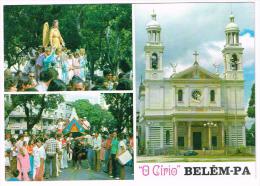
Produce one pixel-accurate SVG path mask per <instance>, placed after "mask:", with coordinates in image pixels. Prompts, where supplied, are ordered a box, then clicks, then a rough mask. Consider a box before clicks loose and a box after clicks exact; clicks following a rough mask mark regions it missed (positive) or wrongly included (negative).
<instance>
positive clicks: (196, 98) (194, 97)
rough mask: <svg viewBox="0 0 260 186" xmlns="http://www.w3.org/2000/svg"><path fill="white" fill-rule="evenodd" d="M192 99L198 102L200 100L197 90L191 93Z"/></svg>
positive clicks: (199, 93)
mask: <svg viewBox="0 0 260 186" xmlns="http://www.w3.org/2000/svg"><path fill="white" fill-rule="evenodd" d="M191 96H192V98H193V99H194V100H198V101H199V100H200V98H201V92H200V91H199V90H193V91H192V95H191Z"/></svg>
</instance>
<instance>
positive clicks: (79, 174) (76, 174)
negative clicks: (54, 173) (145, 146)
mask: <svg viewBox="0 0 260 186" xmlns="http://www.w3.org/2000/svg"><path fill="white" fill-rule="evenodd" d="M125 169H126V178H125V179H126V180H133V179H134V175H133V174H132V167H129V166H126V167H125ZM62 180H114V178H110V177H109V175H108V174H107V173H105V172H103V171H102V170H100V172H96V171H94V170H88V169H87V166H86V161H85V160H83V161H82V168H81V169H77V170H75V169H74V168H73V167H72V166H71V164H70V163H69V168H67V169H63V170H62V173H60V176H58V177H56V178H49V179H48V180H46V181H62Z"/></svg>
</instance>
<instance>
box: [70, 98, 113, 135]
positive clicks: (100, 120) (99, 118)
mask: <svg viewBox="0 0 260 186" xmlns="http://www.w3.org/2000/svg"><path fill="white" fill-rule="evenodd" d="M72 105H73V107H74V108H75V109H76V112H77V114H78V116H79V117H80V118H84V117H86V119H87V120H88V122H89V123H90V125H91V130H94V129H95V130H99V129H100V128H101V127H102V126H103V127H107V128H108V129H109V130H111V129H112V127H113V123H115V119H114V117H113V115H112V114H111V113H110V112H108V111H107V110H104V109H102V108H101V107H100V105H98V104H94V105H93V104H91V103H90V102H89V101H88V100H85V99H81V100H77V101H75V102H74V103H73V104H72Z"/></svg>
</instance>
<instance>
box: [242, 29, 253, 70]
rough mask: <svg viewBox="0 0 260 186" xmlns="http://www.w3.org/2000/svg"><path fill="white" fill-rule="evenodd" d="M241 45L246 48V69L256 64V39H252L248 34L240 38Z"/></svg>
mask: <svg viewBox="0 0 260 186" xmlns="http://www.w3.org/2000/svg"><path fill="white" fill-rule="evenodd" d="M240 43H241V44H242V47H243V48H244V58H243V60H244V61H243V62H244V67H250V66H252V65H254V63H255V58H254V56H255V38H254V37H250V34H249V33H247V34H245V35H243V36H240Z"/></svg>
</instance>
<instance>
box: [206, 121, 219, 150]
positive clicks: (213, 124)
mask: <svg viewBox="0 0 260 186" xmlns="http://www.w3.org/2000/svg"><path fill="white" fill-rule="evenodd" d="M203 126H204V127H208V138H209V144H208V145H209V150H212V141H211V128H213V127H217V124H216V123H213V122H207V123H204V124H203Z"/></svg>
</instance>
